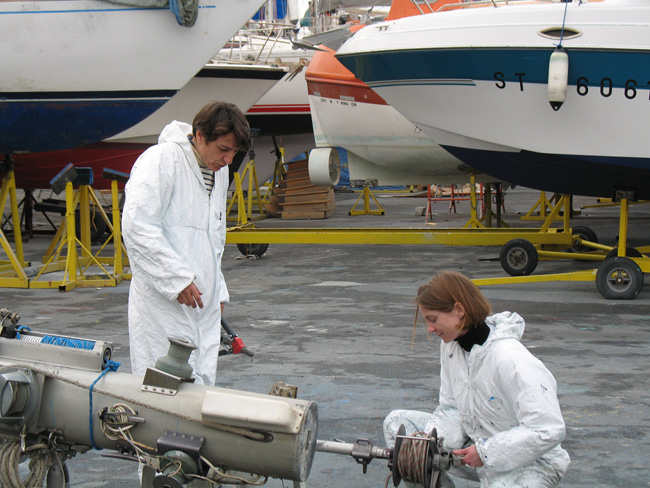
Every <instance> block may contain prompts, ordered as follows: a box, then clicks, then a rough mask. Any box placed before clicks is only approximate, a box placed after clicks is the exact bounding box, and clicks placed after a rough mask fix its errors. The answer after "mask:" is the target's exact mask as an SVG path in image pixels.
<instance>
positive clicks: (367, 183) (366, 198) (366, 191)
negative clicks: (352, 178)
mask: <svg viewBox="0 0 650 488" xmlns="http://www.w3.org/2000/svg"><path fill="white" fill-rule="evenodd" d="M352 183H354V182H352ZM353 186H363V190H362V191H361V194H360V195H359V198H357V201H356V202H354V205H352V209H350V211H349V212H348V215H384V213H385V212H384V209H383V208H382V207H381V205H379V202H378V201H377V199H376V198H375V195H373V194H372V192H371V191H370V187H371V186H377V180H364V181H362V182H361V185H354V184H353ZM371 197H372V199H373V201H374V202H375V205H377V208H375V209H372V210H370V198H371ZM362 198H363V210H357V209H356V208H357V205H358V204H359V201H360V200H361V199H362Z"/></svg>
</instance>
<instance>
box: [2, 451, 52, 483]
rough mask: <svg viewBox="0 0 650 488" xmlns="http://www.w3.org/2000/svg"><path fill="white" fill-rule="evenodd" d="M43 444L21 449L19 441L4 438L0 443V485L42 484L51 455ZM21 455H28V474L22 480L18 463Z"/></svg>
mask: <svg viewBox="0 0 650 488" xmlns="http://www.w3.org/2000/svg"><path fill="white" fill-rule="evenodd" d="M45 448H47V446H46V445H45V444H36V445H34V446H29V447H27V448H26V449H25V451H23V450H22V448H21V446H20V442H17V441H11V440H8V439H5V440H4V442H3V443H2V444H0V486H2V487H5V488H33V487H35V486H43V480H44V479H45V475H46V474H47V470H48V469H49V467H50V465H51V464H52V456H51V454H50V453H49V452H47V451H45V450H44V449H45ZM23 456H29V458H30V460H29V474H28V475H27V477H26V478H25V479H24V480H22V479H21V476H20V472H19V470H18V465H19V464H20V463H21V460H22V457H23Z"/></svg>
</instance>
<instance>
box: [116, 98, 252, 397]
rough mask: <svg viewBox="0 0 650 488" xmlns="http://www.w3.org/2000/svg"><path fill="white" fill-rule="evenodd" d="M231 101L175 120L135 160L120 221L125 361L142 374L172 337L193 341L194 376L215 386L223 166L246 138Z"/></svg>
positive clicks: (221, 298) (223, 296) (221, 299)
mask: <svg viewBox="0 0 650 488" xmlns="http://www.w3.org/2000/svg"><path fill="white" fill-rule="evenodd" d="M249 138H250V128H249V125H248V122H247V121H246V117H245V116H244V114H243V113H242V112H241V110H239V109H238V108H237V107H236V106H235V105H233V104H230V103H226V102H219V101H216V102H211V103H209V104H208V105H206V106H205V107H203V108H202V109H201V110H200V111H199V112H198V113H197V114H196V116H195V117H194V121H193V123H192V126H190V125H189V124H186V123H184V122H178V121H173V122H171V123H170V124H169V125H167V126H166V127H165V128H164V129H163V131H162V132H161V134H160V137H159V140H158V144H157V145H155V146H152V147H150V148H149V149H147V150H146V151H145V152H144V153H143V154H142V155H141V156H140V157H139V158H138V160H137V161H136V162H135V164H134V166H133V169H132V171H131V175H130V178H129V181H128V183H127V184H126V188H125V194H126V202H125V204H124V215H123V220H122V225H123V234H124V242H125V244H126V248H127V251H128V255H129V262H130V265H131V271H132V275H133V277H132V281H131V285H130V289H129V305H128V318H129V347H130V353H131V369H132V372H133V373H134V374H144V373H145V371H146V369H147V368H148V367H152V366H154V365H155V363H156V360H157V359H158V358H159V357H161V356H165V355H166V354H167V351H168V350H169V341H168V338H169V337H174V338H178V339H184V340H188V341H191V342H192V343H194V344H195V345H196V346H197V349H196V350H194V351H193V352H192V354H191V356H190V360H189V362H190V365H191V366H192V370H193V377H194V378H195V381H196V382H197V383H204V384H208V385H214V384H215V381H216V372H217V360H218V357H219V345H220V342H221V312H222V310H223V304H224V303H226V302H228V300H229V294H228V289H227V288H226V283H225V281H224V277H223V273H222V272H221V257H222V255H223V250H224V245H225V242H226V198H227V190H228V165H230V164H231V163H232V161H233V158H234V157H235V156H236V154H237V153H238V152H239V151H246V150H247V149H248V145H249Z"/></svg>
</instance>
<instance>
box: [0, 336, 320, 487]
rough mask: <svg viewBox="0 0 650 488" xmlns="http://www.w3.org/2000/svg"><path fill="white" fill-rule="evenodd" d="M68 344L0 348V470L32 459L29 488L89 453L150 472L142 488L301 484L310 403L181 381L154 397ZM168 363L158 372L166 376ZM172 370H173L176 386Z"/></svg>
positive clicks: (91, 353)
mask: <svg viewBox="0 0 650 488" xmlns="http://www.w3.org/2000/svg"><path fill="white" fill-rule="evenodd" d="M30 334H32V335H35V336H36V337H43V336H44V335H43V334H38V333H30ZM21 335H22V332H21ZM75 341H76V342H75ZM75 341H70V342H66V341H57V342H56V343H46V342H42V341H39V342H33V343H32V342H24V341H23V340H21V339H19V338H14V339H8V338H4V337H2V338H0V446H3V448H2V449H0V464H1V465H2V466H5V465H8V464H7V463H8V462H9V461H7V462H5V457H6V459H7V460H8V459H9V457H11V456H13V457H12V458H11V459H13V458H15V456H16V455H19V454H16V453H17V452H19V453H20V455H21V456H28V457H32V456H33V459H36V458H37V457H38V465H39V466H40V467H39V470H38V473H35V474H33V475H30V476H31V478H30V483H32V482H33V483H34V484H33V485H32V484H30V485H29V486H41V484H42V482H43V480H44V478H45V476H46V474H47V473H49V474H47V476H48V479H52V480H53V483H55V484H53V485H52V486H56V487H57V488H58V485H57V483H58V484H60V483H61V480H63V479H67V478H68V476H67V470H66V468H65V465H64V461H65V460H66V459H69V458H70V457H73V456H75V455H76V454H79V453H83V452H86V451H87V450H89V449H91V448H95V449H100V450H101V449H107V450H111V451H116V454H115V455H113V456H112V457H116V458H120V459H129V460H133V461H137V462H140V463H144V464H145V465H146V466H147V467H149V469H153V470H155V476H154V477H153V479H152V482H151V483H150V486H149V488H151V486H153V487H156V488H158V487H167V486H169V487H178V486H184V485H185V484H188V483H190V484H191V482H193V480H195V479H204V480H205V479H208V480H209V481H210V482H211V483H212V484H214V485H215V486H220V483H222V482H225V481H224V480H231V479H233V478H234V476H233V473H250V474H251V475H259V476H261V477H262V478H264V477H276V478H282V479H285V480H293V481H295V482H303V481H305V480H306V479H307V477H308V476H309V472H310V470H311V465H312V461H313V457H314V454H315V451H316V439H317V431H318V408H317V406H316V404H315V403H314V402H309V401H305V400H298V399H295V398H291V397H290V396H289V395H282V396H277V395H265V394H257V393H252V392H244V391H236V390H232V389H226V388H217V387H212V386H206V385H199V384H195V383H192V382H189V381H184V380H185V379H186V378H182V379H183V381H180V382H179V383H178V384H177V390H176V393H175V395H169V394H162V395H153V394H151V392H150V391H146V390H143V388H142V387H143V377H142V376H135V375H132V374H127V373H121V372H117V371H116V370H115V369H116V368H115V367H114V366H115V363H112V362H111V361H108V364H106V367H99V364H100V363H104V361H103V358H104V355H103V353H102V352H101V351H103V350H104V349H102V347H104V346H106V344H107V343H101V344H100V343H98V342H94V343H93V344H92V345H91V344H90V343H91V342H92V341H85V340H83V339H78V340H75ZM98 344H99V346H98ZM75 346H87V347H89V348H88V349H82V348H80V347H75ZM106 347H108V346H106ZM98 349H99V350H100V351H99V352H98ZM108 350H110V348H108ZM187 356H188V357H189V354H187ZM108 357H110V356H108ZM71 358H72V359H71ZM100 358H101V361H100V360H99V359H100ZM168 359H169V358H168ZM163 363H165V364H163ZM167 363H169V361H168V360H165V361H163V362H162V363H161V364H160V366H162V367H164V368H166V369H169V368H168V366H169V365H168V364H167ZM172 363H174V361H172ZM177 363H178V364H174V366H173V367H174V368H176V369H172V370H173V371H175V372H177V373H178V372H180V373H181V374H183V375H184V376H185V373H184V372H183V370H184V367H183V365H182V360H180V361H177ZM157 371H160V370H157ZM160 372H161V373H164V372H162V371H160ZM164 374H167V375H168V376H170V377H171V376H173V375H170V374H169V373H164ZM177 378H180V377H177ZM84 419H85V420H84ZM5 454H6V456H5ZM44 463H45V464H47V466H46V468H43V467H42V466H43V465H44ZM10 474H11V475H12V476H18V473H17V471H16V472H13V471H12V473H10ZM2 476H4V474H3V475H2ZM57 480H58V481H57ZM39 483H41V484H39ZM226 484H227V483H226ZM0 485H2V486H4V483H3V482H2V479H0ZM8 486H12V485H8ZM48 486H49V484H48Z"/></svg>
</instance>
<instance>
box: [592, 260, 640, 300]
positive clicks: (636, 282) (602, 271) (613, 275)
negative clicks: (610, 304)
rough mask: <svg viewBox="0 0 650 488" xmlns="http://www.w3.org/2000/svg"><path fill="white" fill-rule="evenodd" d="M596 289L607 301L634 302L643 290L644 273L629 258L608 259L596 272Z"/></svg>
mask: <svg viewBox="0 0 650 488" xmlns="http://www.w3.org/2000/svg"><path fill="white" fill-rule="evenodd" d="M596 287H597V288H598V291H599V292H600V294H601V295H602V296H603V297H605V298H607V299H611V300H632V299H633V298H635V297H636V296H637V295H638V294H639V293H640V292H641V289H642V288H643V271H641V268H640V267H639V265H638V264H637V263H635V262H634V261H633V260H631V259H629V258H626V257H615V258H611V259H607V260H605V261H603V263H602V264H601V265H600V267H599V268H598V271H597V272H596Z"/></svg>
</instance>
